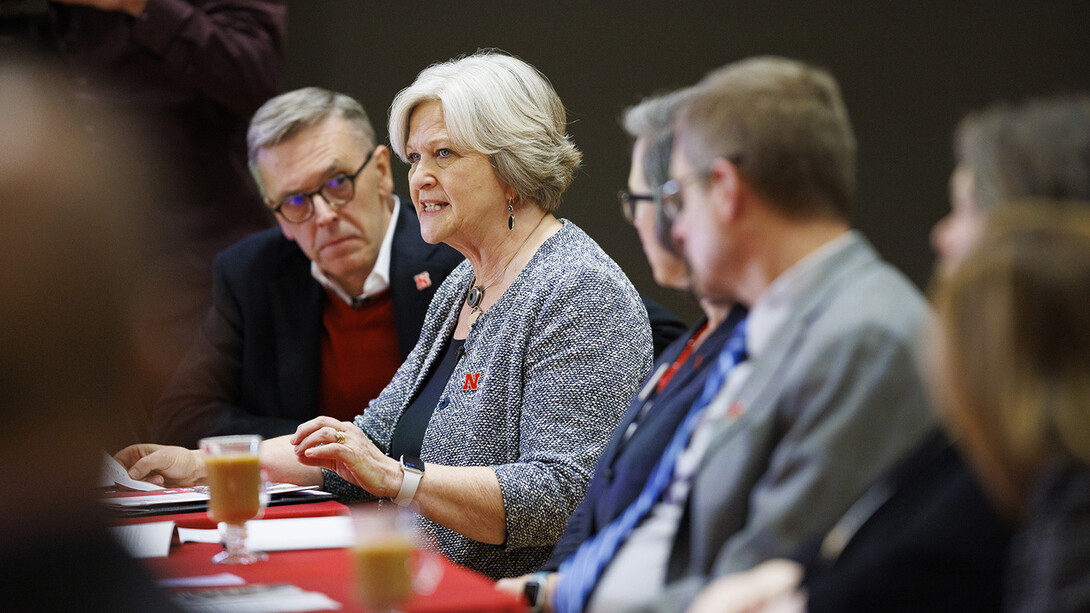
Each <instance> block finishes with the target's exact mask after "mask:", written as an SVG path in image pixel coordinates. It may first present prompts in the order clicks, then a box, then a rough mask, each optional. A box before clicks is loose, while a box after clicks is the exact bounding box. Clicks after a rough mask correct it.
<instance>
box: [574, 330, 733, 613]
mask: <svg viewBox="0 0 1090 613" xmlns="http://www.w3.org/2000/svg"><path fill="white" fill-rule="evenodd" d="M745 334H746V320H745V319H743V320H741V321H739V322H738V325H736V326H735V327H734V331H733V332H731V336H730V338H729V339H727V343H726V345H724V346H723V350H722V351H721V352H720V353H719V357H718V359H717V360H716V362H715V368H714V370H713V371H712V372H711V373H710V374H709V375H708V378H707V380H706V381H705V382H704V390H703V391H702V392H701V394H700V398H699V399H697V401H696V402H695V403H693V406H692V407H691V408H690V409H689V414H688V415H686V416H685V420H684V421H683V422H681V425H680V426H678V429H677V431H676V432H675V433H674V437H673V438H672V439H670V443H669V444H668V445H667V446H666V451H664V452H663V454H662V458H660V459H659V461H658V463H657V464H655V468H654V469H652V471H651V476H650V477H649V478H648V479H647V483H646V484H645V485H644V486H643V491H641V492H640V495H639V496H638V497H637V498H636V500H634V501H633V502H632V504H630V505H628V508H627V509H625V511H624V513H622V514H621V515H620V516H619V517H617V518H616V519H614V520H613V521H612V522H610V524H609V525H608V526H606V527H605V528H603V529H602V530H601V531H600V532H599V533H598V534H596V535H594V536H593V537H592V538H590V539H589V540H587V541H585V542H584V543H583V544H582V545H580V546H579V549H578V550H576V552H575V553H573V554H572V555H571V556H570V557H568V559H567V560H564V563H563V564H561V565H560V571H559V572H560V583H559V584H558V585H557V586H556V592H555V594H554V595H553V603H552V604H553V606H552V608H553V611H555V612H556V613H579V612H581V611H582V610H583V608H584V607H585V606H586V603H587V598H588V597H589V596H590V592H591V590H593V589H594V586H595V584H597V583H598V578H599V577H600V576H601V575H602V571H603V570H604V569H605V567H606V565H607V564H609V561H610V560H612V559H613V555H614V554H615V553H616V552H617V549H618V548H620V546H621V543H623V542H624V540H625V539H626V538H628V535H629V533H631V532H632V529H633V528H635V527H636V524H638V523H639V522H640V520H642V519H643V517H644V516H645V515H647V512H648V511H650V510H651V507H652V506H654V504H655V502H656V501H657V500H658V499H659V496H661V495H662V492H663V491H664V490H665V489H666V486H667V485H669V484H670V478H671V477H672V476H673V474H674V465H675V464H676V463H677V458H678V456H679V455H681V452H682V451H683V450H684V449H685V447H686V446H687V445H688V444H689V437H691V436H692V434H693V430H695V429H696V425H697V423H699V422H700V417H701V415H703V414H704V409H706V408H707V407H708V405H709V404H711V402H712V400H714V399H715V396H716V395H717V394H718V393H719V389H720V388H721V387H723V383H724V382H726V380H727V375H728V374H729V373H730V371H731V369H732V368H734V366H735V365H737V364H739V363H741V362H743V361H745V359H746V357H747V354H746V340H745Z"/></svg>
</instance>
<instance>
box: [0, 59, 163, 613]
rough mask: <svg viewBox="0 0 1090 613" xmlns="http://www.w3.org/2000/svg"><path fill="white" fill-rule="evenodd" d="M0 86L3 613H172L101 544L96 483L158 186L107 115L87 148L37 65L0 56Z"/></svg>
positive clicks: (108, 540) (130, 348) (123, 385)
mask: <svg viewBox="0 0 1090 613" xmlns="http://www.w3.org/2000/svg"><path fill="white" fill-rule="evenodd" d="M0 83H3V86H2V87H0V194H3V198H4V204H3V211H4V222H3V223H2V224H0V257H2V258H3V261H4V262H6V264H5V265H4V266H3V267H2V268H0V347H3V351H2V352H0V405H2V407H3V409H2V410H0V433H2V436H3V444H2V445H0V462H2V463H3V466H4V471H3V473H2V477H0V482H2V484H3V488H4V491H5V496H4V501H3V503H2V504H0V532H2V533H3V535H4V537H3V545H2V546H0V568H2V569H3V576H2V578H0V591H2V593H3V596H2V601H3V608H4V609H5V610H35V611H39V610H40V611H103V612H120V611H131V612H134V613H135V612H137V611H172V610H174V607H173V606H172V605H171V603H170V602H169V601H167V599H166V598H165V596H164V595H162V594H160V593H159V592H158V590H157V589H156V588H155V586H154V585H153V584H152V582H151V580H150V578H149V577H148V576H146V575H145V573H144V571H143V569H142V568H141V567H140V566H139V565H138V564H137V562H136V561H134V560H132V559H131V558H130V557H129V556H128V554H127V553H126V552H125V551H124V550H123V549H122V548H121V546H120V544H119V543H117V542H115V541H114V540H113V538H112V537H111V536H110V535H109V534H108V533H107V528H106V525H107V520H106V517H105V516H104V511H103V509H102V505H101V504H100V502H99V501H98V493H99V492H98V488H97V486H98V483H99V470H100V467H101V465H102V453H103V449H108V448H114V447H115V446H116V445H117V444H119V442H120V441H123V440H125V439H126V438H127V432H125V431H124V424H125V420H124V419H123V416H124V415H125V411H126V408H128V407H129V406H130V405H131V404H132V402H133V384H134V379H135V378H137V377H138V373H139V372H140V369H139V368H137V367H136V361H137V357H136V355H135V353H134V352H135V351H136V350H135V348H134V341H135V340H136V336H138V335H140V334H145V333H147V331H146V330H145V331H140V330H137V329H135V328H134V325H135V322H136V321H138V319H137V318H136V317H135V315H136V313H137V311H138V310H139V309H140V308H141V306H140V302H139V301H140V300H142V295H141V292H143V291H149V289H150V286H148V285H146V284H144V283H142V281H141V279H140V278H139V276H138V275H139V274H140V273H141V271H142V270H145V269H146V266H147V261H146V260H145V259H144V258H143V256H144V255H145V253H144V252H143V251H142V250H141V246H146V245H147V244H149V243H152V242H153V237H152V235H151V234H150V231H151V229H152V228H150V227H149V225H148V224H147V223H145V222H147V221H148V215H147V214H146V211H141V210H140V209H141V207H148V206H149V203H161V202H162V201H163V200H162V199H156V198H155V197H154V196H153V195H152V194H153V191H152V187H153V186H155V187H162V186H164V185H165V183H162V182H159V181H156V180H153V178H152V177H153V173H151V171H150V170H149V169H148V168H147V167H146V166H145V165H143V164H142V159H143V158H142V157H141V153H142V149H141V147H140V146H139V144H138V143H136V142H133V141H130V140H127V139H125V140H122V138H121V137H120V136H119V133H120V130H119V129H116V128H117V126H115V125H114V123H113V119H114V118H112V117H110V118H107V117H99V118H97V119H98V121H99V122H100V125H101V126H102V129H100V130H99V131H98V132H97V133H96V134H95V138H94V140H92V139H91V138H89V136H88V135H87V134H86V133H85V132H84V131H83V130H82V124H81V120H82V119H83V117H82V115H81V114H80V112H79V111H74V110H73V109H71V108H70V107H69V105H68V100H67V97H66V96H65V95H64V94H62V93H60V91H62V89H61V88H60V87H59V83H60V81H59V78H58V76H57V73H55V72H54V71H52V70H51V69H50V68H48V67H45V66H43V65H40V64H30V63H27V64H19V63H16V62H15V61H14V60H12V59H11V58H4V59H2V60H0ZM157 221H158V220H157ZM156 291H169V287H166V286H163V287H158V288H156ZM145 340H146V341H147V342H150V343H151V344H154V340H153V339H145ZM144 357H145V358H147V357H148V356H144Z"/></svg>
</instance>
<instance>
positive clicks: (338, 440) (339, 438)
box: [336, 430, 344, 445]
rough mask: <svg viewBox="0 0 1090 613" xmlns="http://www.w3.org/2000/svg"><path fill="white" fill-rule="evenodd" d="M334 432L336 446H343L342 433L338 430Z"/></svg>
mask: <svg viewBox="0 0 1090 613" xmlns="http://www.w3.org/2000/svg"><path fill="white" fill-rule="evenodd" d="M336 432H337V444H338V445H343V444H344V432H341V431H340V430H336Z"/></svg>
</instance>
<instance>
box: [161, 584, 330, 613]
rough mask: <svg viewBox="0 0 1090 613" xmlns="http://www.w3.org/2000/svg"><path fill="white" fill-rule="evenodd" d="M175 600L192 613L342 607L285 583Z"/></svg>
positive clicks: (208, 592) (292, 611)
mask: <svg viewBox="0 0 1090 613" xmlns="http://www.w3.org/2000/svg"><path fill="white" fill-rule="evenodd" d="M174 600H175V602H177V603H178V604H180V605H181V606H182V607H184V608H185V609H186V610H188V611H190V612H191V613H295V612H297V611H328V610H339V609H340V608H341V603H339V602H337V601H336V600H333V599H331V598H330V597H329V596H326V595H325V594H322V593H320V592H308V591H306V590H303V589H302V588H300V587H298V586H295V585H286V584H284V585H252V586H246V587H236V588H222V589H218V590H202V591H199V592H183V593H181V594H176V595H175V596H174Z"/></svg>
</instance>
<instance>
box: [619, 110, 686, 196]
mask: <svg viewBox="0 0 1090 613" xmlns="http://www.w3.org/2000/svg"><path fill="white" fill-rule="evenodd" d="M691 93H692V88H684V89H679V90H675V91H671V92H666V93H663V94H658V95H655V96H649V97H647V98H644V99H643V100H641V101H640V103H639V104H637V105H635V106H631V107H629V108H628V109H626V110H625V112H624V118H623V120H622V122H623V124H624V129H625V132H628V135H629V136H631V137H632V138H633V139H640V138H645V139H647V148H646V149H645V150H644V154H643V175H644V177H645V178H646V179H647V183H648V185H650V186H651V187H652V188H655V187H658V186H659V185H662V184H663V183H665V182H666V181H667V180H668V179H669V178H670V153H671V152H672V151H673V148H674V147H673V145H674V132H673V129H672V126H673V123H674V117H675V116H676V115H677V110H678V108H679V107H680V106H681V103H682V102H684V101H685V99H686V97H687V96H689V94H691Z"/></svg>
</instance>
